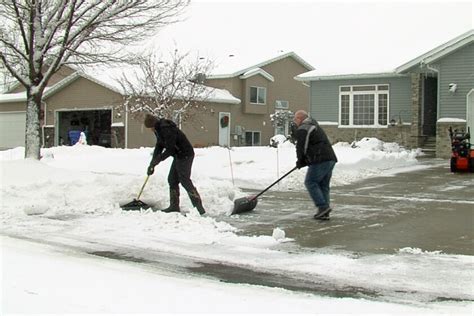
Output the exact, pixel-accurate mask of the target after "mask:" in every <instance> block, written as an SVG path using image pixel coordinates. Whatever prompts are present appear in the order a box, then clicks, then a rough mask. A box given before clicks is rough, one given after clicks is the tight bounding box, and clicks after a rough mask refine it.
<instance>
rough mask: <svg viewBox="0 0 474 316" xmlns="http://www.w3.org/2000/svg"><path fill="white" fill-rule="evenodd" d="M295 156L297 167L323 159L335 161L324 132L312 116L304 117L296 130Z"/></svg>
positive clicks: (334, 155)
mask: <svg viewBox="0 0 474 316" xmlns="http://www.w3.org/2000/svg"><path fill="white" fill-rule="evenodd" d="M296 157H297V158H298V161H297V165H298V166H299V167H303V166H307V165H312V164H316V163H320V162H323V161H331V160H332V161H336V162H337V158H336V154H335V153H334V150H333V149H332V146H331V143H330V142H329V139H328V137H327V136H326V133H325V132H324V131H323V129H322V128H321V127H320V126H319V124H318V122H316V120H314V119H312V118H309V117H308V118H307V119H305V120H304V121H303V122H302V124H301V125H300V126H299V127H298V129H297V130H296Z"/></svg>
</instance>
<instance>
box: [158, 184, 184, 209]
mask: <svg viewBox="0 0 474 316" xmlns="http://www.w3.org/2000/svg"><path fill="white" fill-rule="evenodd" d="M161 211H162V212H165V213H171V212H179V211H180V209H179V190H176V189H170V206H169V207H168V208H165V209H164V210H161Z"/></svg>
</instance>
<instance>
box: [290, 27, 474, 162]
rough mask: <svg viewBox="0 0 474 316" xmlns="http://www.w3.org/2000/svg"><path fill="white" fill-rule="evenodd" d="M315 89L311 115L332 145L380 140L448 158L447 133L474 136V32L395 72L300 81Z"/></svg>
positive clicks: (314, 75) (310, 75) (314, 74)
mask: <svg viewBox="0 0 474 316" xmlns="http://www.w3.org/2000/svg"><path fill="white" fill-rule="evenodd" d="M295 79H296V80H299V81H304V82H307V83H308V84H309V85H310V87H311V89H310V105H309V108H310V112H311V116H312V117H314V118H315V119H317V120H318V121H319V122H320V124H321V125H323V126H324V128H325V130H326V132H327V133H328V136H329V137H330V139H331V140H332V141H333V142H338V141H346V142H351V141H354V140H359V139H360V138H362V137H377V138H379V139H381V140H384V141H395V142H398V143H400V144H402V145H404V146H407V147H411V148H416V147H422V148H428V147H430V144H431V145H432V150H433V151H435V152H436V156H437V157H449V156H450V153H451V149H450V148H451V146H450V141H449V135H448V128H449V127H450V126H452V127H453V128H457V129H462V130H467V128H468V127H470V129H471V134H474V103H473V102H474V30H470V31H468V32H466V33H464V34H462V35H460V36H458V37H456V38H454V39H452V40H450V41H449V42H447V43H444V44H442V45H440V46H438V47H436V48H434V49H432V50H430V51H429V52H427V53H425V54H423V55H421V56H418V57H416V58H414V59H412V60H410V61H408V62H407V63H405V64H403V65H401V66H399V67H397V68H396V69H395V70H393V71H389V72H383V73H359V74H342V75H340V74H339V75H319V74H318V71H317V70H313V71H309V72H306V73H303V74H301V75H298V76H296V77H295Z"/></svg>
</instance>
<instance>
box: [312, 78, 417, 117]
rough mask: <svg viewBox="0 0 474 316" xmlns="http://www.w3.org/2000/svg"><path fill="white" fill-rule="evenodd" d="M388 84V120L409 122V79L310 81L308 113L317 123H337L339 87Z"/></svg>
mask: <svg viewBox="0 0 474 316" xmlns="http://www.w3.org/2000/svg"><path fill="white" fill-rule="evenodd" d="M365 84H388V85H390V88H389V89H390V92H389V120H390V119H392V118H394V119H396V120H398V116H399V115H401V116H402V119H403V121H405V122H411V107H412V106H411V79H410V77H394V78H374V79H344V80H318V81H311V92H310V93H311V95H310V100H311V101H310V103H311V106H310V112H311V116H312V117H314V118H315V119H316V120H318V121H331V122H339V86H344V85H365Z"/></svg>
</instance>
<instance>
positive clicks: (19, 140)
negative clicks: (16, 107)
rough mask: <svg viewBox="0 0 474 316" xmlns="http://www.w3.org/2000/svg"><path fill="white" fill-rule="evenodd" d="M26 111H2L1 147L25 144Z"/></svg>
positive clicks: (0, 118) (0, 120)
mask: <svg viewBox="0 0 474 316" xmlns="http://www.w3.org/2000/svg"><path fill="white" fill-rule="evenodd" d="M25 122H26V113H25V112H11V113H9V112H2V113H0V149H7V148H15V147H18V146H22V147H24V146H25Z"/></svg>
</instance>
